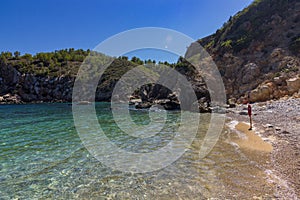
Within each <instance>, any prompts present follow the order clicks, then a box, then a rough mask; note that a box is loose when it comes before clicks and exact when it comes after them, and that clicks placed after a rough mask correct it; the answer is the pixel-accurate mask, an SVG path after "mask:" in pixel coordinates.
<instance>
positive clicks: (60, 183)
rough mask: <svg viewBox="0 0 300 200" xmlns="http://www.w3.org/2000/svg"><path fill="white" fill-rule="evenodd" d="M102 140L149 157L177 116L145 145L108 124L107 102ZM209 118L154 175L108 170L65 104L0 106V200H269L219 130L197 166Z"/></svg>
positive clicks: (101, 113)
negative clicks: (84, 141) (185, 146)
mask: <svg viewBox="0 0 300 200" xmlns="http://www.w3.org/2000/svg"><path fill="white" fill-rule="evenodd" d="M96 110H97V117H98V120H99V123H100V124H101V127H102V128H103V130H104V132H105V134H106V135H107V136H108V137H109V138H110V140H111V141H113V142H114V143H115V144H117V145H118V146H119V147H120V148H123V149H126V150H128V151H133V152H149V151H152V150H155V149H157V148H160V147H162V146H164V145H166V144H167V143H168V142H169V141H171V140H172V139H173V137H174V131H175V130H176V128H178V126H179V125H178V119H179V117H180V112H171V111H170V112H168V113H167V123H166V126H165V127H164V129H163V131H162V132H163V134H160V135H158V136H155V137H152V138H151V140H149V141H147V140H146V139H136V138H134V137H131V136H128V135H126V134H124V133H122V131H120V129H119V128H118V127H117V126H116V124H115V123H114V120H113V117H112V115H111V111H110V109H109V104H108V103H98V104H97V105H96ZM130 113H131V115H132V119H133V121H134V122H135V123H136V124H147V123H149V122H150V118H149V112H148V111H136V110H131V111H130ZM209 119H210V115H209V114H203V115H202V118H201V125H200V129H199V133H198V135H197V137H196V139H195V141H194V143H193V144H192V146H191V147H189V148H188V151H187V152H186V153H185V154H184V155H183V156H182V157H181V158H180V159H178V160H177V161H176V162H174V163H173V164H171V165H170V166H167V167H166V168H163V169H161V170H158V171H154V172H149V173H135V174H134V173H128V172H121V171H117V170H113V169H111V168H109V167H106V166H105V165H104V164H102V163H100V162H99V161H98V160H97V159H95V158H94V157H93V156H92V155H91V154H90V153H89V152H88V151H87V150H86V148H85V147H84V146H83V144H82V142H81V140H80V137H79V136H78V134H77V132H76V130H75V127H74V122H73V117H72V106H70V105H68V104H28V105H1V106H0V136H1V139H0V163H1V164H0V199H207V198H212V197H213V198H219V199H224V198H229V199H231V198H252V197H253V196H258V197H263V198H270V197H272V195H273V192H274V191H273V186H272V185H271V184H268V182H267V179H268V178H269V177H267V175H266V174H265V173H264V170H263V169H262V166H260V165H259V164H257V163H255V162H253V161H251V160H249V159H247V158H246V157H245V156H244V155H243V154H241V153H240V152H239V151H238V150H237V149H236V148H235V147H234V146H232V145H231V144H230V143H229V142H228V137H229V133H228V132H226V131H224V132H223V134H222V135H221V138H220V140H219V142H218V143H217V145H216V146H215V148H214V149H213V151H212V152H211V153H210V154H209V155H208V156H207V157H206V158H205V159H199V156H198V155H199V149H200V146H201V141H202V139H203V137H204V134H205V132H206V130H207V127H208V121H209Z"/></svg>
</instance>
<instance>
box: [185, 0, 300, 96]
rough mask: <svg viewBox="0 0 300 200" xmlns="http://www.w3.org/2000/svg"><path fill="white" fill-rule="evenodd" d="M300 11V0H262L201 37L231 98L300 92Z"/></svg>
mask: <svg viewBox="0 0 300 200" xmlns="http://www.w3.org/2000/svg"><path fill="white" fill-rule="evenodd" d="M299 13H300V2H299V1H298V0H256V1H254V2H253V3H252V4H251V5H250V6H249V7H247V8H245V9H244V10H242V11H240V12H238V13H237V14H236V15H235V16H233V17H230V19H229V20H228V22H226V23H225V24H224V25H223V27H222V28H221V29H219V30H217V31H216V33H215V34H213V35H210V36H208V37H205V38H203V39H200V40H198V41H197V42H198V43H200V44H201V45H202V46H203V47H204V48H205V49H206V50H207V51H208V53H209V54H210V55H211V56H212V57H213V59H214V61H215V63H216V64H217V66H218V68H219V71H220V73H221V75H222V77H223V81H224V84H225V87H226V93H227V98H229V99H230V98H235V99H239V101H242V100H243V96H248V94H249V95H250V99H251V101H265V100H269V99H273V98H280V97H282V96H285V95H293V94H294V93H295V92H298V90H299V89H300V85H299V81H300V78H299V71H300V59H299V56H300V14H299ZM195 46H196V44H192V45H191V46H190V47H189V49H188V51H187V54H186V56H189V55H190V54H195V51H196V48H195Z"/></svg>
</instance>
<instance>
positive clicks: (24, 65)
mask: <svg viewBox="0 0 300 200" xmlns="http://www.w3.org/2000/svg"><path fill="white" fill-rule="evenodd" d="M89 52H90V51H89V50H87V51H84V50H82V49H78V50H74V49H73V48H70V49H64V50H59V51H55V52H49V53H37V54H36V55H34V56H32V55H31V54H28V53H27V54H24V55H23V56H21V53H20V52H19V51H16V52H14V54H12V53H11V52H2V53H1V54H0V63H2V64H7V65H11V66H12V67H14V68H16V69H17V70H18V71H20V72H21V73H31V74H36V75H48V76H60V75H66V76H74V75H76V74H77V71H78V69H79V66H80V64H81V63H82V62H83V60H84V59H85V57H86V56H87V55H88V54H89Z"/></svg>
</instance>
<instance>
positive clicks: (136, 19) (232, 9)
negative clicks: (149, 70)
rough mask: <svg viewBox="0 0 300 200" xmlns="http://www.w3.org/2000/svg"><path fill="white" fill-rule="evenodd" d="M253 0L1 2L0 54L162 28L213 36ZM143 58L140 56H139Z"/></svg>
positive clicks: (86, 45)
mask: <svg viewBox="0 0 300 200" xmlns="http://www.w3.org/2000/svg"><path fill="white" fill-rule="evenodd" d="M251 2H252V0H26V1H24V0H1V1H0V3H1V4H0V5H1V6H0V19H1V29H0V52H1V51H12V52H14V51H17V50H18V51H20V52H21V54H24V53H32V54H35V53H36V52H48V51H54V50H58V49H64V48H71V47H72V48H75V49H78V48H82V49H93V48H94V47H95V46H96V45H97V44H99V43H100V42H102V41H103V40H105V39H107V38H108V37H111V36H113V35H115V34H117V33H120V32H122V31H126V30H129V29H133V28H140V27H162V28H169V29H174V30H176V31H179V32H182V33H184V34H186V35H188V36H189V37H191V38H193V39H195V40H196V39H199V38H202V37H204V36H207V35H210V34H212V33H214V32H215V31H216V30H217V29H218V28H220V27H221V26H222V25H223V23H224V22H226V21H227V20H228V19H229V17H230V16H231V15H234V14H235V13H237V12H238V11H239V10H242V9H243V8H244V7H246V6H247V5H249V4H250V3H251ZM142 57H143V56H142Z"/></svg>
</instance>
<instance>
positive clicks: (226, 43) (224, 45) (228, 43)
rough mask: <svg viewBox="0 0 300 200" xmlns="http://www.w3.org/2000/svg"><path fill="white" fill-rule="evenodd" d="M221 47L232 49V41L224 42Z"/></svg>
mask: <svg viewBox="0 0 300 200" xmlns="http://www.w3.org/2000/svg"><path fill="white" fill-rule="evenodd" d="M221 47H226V48H229V49H231V48H232V40H226V41H224V42H222V44H221Z"/></svg>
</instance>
